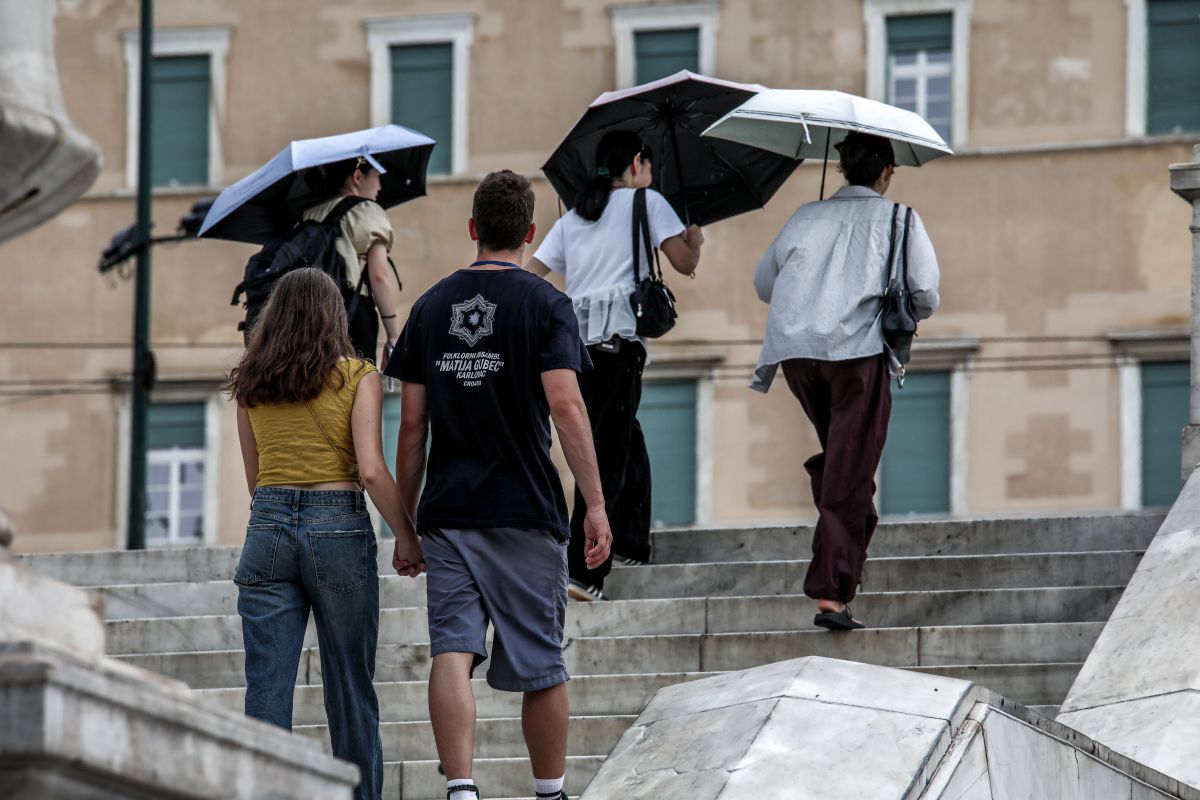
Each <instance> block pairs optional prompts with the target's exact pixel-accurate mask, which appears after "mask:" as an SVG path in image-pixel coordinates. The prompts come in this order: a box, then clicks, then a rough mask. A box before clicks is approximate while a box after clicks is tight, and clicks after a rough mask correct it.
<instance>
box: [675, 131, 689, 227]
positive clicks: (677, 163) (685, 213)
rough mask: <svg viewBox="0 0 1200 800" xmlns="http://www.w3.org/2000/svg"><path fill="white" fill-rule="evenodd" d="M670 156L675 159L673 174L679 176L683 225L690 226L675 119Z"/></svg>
mask: <svg viewBox="0 0 1200 800" xmlns="http://www.w3.org/2000/svg"><path fill="white" fill-rule="evenodd" d="M670 131H671V155H673V156H674V157H675V172H677V173H678V174H679V199H680V201H681V202H682V203H683V224H684V225H691V224H692V216H691V214H690V213H688V204H687V186H686V185H685V184H684V182H683V165H682V164H681V162H680V161H679V141H678V139H676V137H675V119H674V118H672V119H671V127H670Z"/></svg>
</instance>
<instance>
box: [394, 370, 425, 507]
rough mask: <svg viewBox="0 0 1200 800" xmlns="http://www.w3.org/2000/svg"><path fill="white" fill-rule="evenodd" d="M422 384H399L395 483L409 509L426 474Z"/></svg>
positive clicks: (416, 497) (423, 388) (415, 503)
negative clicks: (398, 423) (398, 424)
mask: <svg viewBox="0 0 1200 800" xmlns="http://www.w3.org/2000/svg"><path fill="white" fill-rule="evenodd" d="M425 402H426V398H425V385H424V384H422V383H408V382H404V383H401V384H400V435H399V437H397V440H396V482H397V483H399V485H400V495H401V497H403V498H404V502H405V503H407V504H408V507H409V508H416V507H417V501H418V499H419V497H418V495H419V494H420V491H421V478H423V477H424V476H425V442H426V439H427V438H428V436H429V413H428V409H427V408H426V405H425Z"/></svg>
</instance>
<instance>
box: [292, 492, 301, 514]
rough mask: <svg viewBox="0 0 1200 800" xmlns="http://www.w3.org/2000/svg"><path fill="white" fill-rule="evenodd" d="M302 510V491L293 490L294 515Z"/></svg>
mask: <svg viewBox="0 0 1200 800" xmlns="http://www.w3.org/2000/svg"><path fill="white" fill-rule="evenodd" d="M299 510H300V490H299V489H292V513H295V512H297V511H299Z"/></svg>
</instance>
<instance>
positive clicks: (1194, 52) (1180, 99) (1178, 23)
mask: <svg viewBox="0 0 1200 800" xmlns="http://www.w3.org/2000/svg"><path fill="white" fill-rule="evenodd" d="M1146 14H1147V16H1146V54H1145V59H1146V133H1150V134H1155V133H1181V132H1183V131H1200V0H1148V2H1147V3H1146ZM1173 498H1174V495H1172V499H1173Z"/></svg>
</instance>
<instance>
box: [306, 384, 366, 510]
mask: <svg viewBox="0 0 1200 800" xmlns="http://www.w3.org/2000/svg"><path fill="white" fill-rule="evenodd" d="M304 407H305V408H307V409H308V413H309V415H310V416H311V417H312V418H313V422H315V423H317V427H318V428H320V429H321V435H322V436H324V437H325V441H327V442H329V446H330V447H332V448H333V452H335V453H337V456H338V459H339V460H340V461H341V462H342V466H343V467H345V468H346V471H347V472H349V473H350V474H351V475H352V476H354V482H355V483H357V484H358V487H359V488H360V489H361V488H362V485H363V482H362V477H361V476H360V475H359V474H358V467H356V466H355V465H353V464H351V463H350V459H348V458H346V454H345V453H343V452H342V449H341V448H340V447H338V446H337V445H336V444H334V443H333V439H331V438H329V432H328V431H326V430H325V426H324V425H322V424H321V419H320V417H318V416H317V412H315V411H313V407H312V404H311V403H309V402H308V401H307V400H305V401H304Z"/></svg>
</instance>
